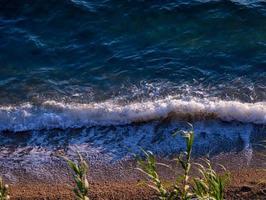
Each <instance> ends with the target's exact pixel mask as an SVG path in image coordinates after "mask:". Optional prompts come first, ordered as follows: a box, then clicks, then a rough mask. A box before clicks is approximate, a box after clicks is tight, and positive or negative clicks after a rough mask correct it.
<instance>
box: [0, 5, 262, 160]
mask: <svg viewBox="0 0 266 200" xmlns="http://www.w3.org/2000/svg"><path fill="white" fill-rule="evenodd" d="M182 121H190V122H193V124H194V126H195V131H196V134H197V136H196V137H197V138H198V140H197V141H198V143H197V144H196V145H197V149H198V152H201V153H208V152H214V153H217V152H221V151H232V150H236V149H237V148H239V149H242V150H243V149H245V150H247V149H248V151H249V149H250V148H251V146H252V145H251V143H252V140H253V139H252V138H253V137H255V136H256V137H255V138H258V137H257V136H258V135H259V139H257V140H263V137H264V138H265V128H263V127H265V124H266V3H265V1H260V0H253V1H247V0H234V1H233V0H232V1H229V0H227V1H222V0H221V1H220V0H216V1H208V0H197V1H185V0H183V1H182V0H175V1H174V0H166V1H144V0H142V1H140V0H134V1H130V0H128V1H126V0H120V1H119V0H117V1H111V0H97V1H96V0H95V1H89V0H83V1H82V0H65V1H58V0H57V1H56V0H54V1H51V0H43V1H41V0H35V1H32V2H31V3H29V2H27V1H20V0H17V1H9V0H2V1H0V138H1V140H0V145H1V146H2V147H3V150H1V152H0V159H2V160H4V161H6V159H9V158H10V159H11V160H12V159H14V160H15V158H16V159H21V160H24V161H25V160H26V159H27V158H30V159H36V157H38V155H39V156H40V157H41V158H46V157H45V156H44V155H50V153H51V152H53V151H54V150H58V149H59V150H61V149H71V148H72V147H73V146H78V148H79V149H80V151H81V152H92V153H91V154H93V152H95V151H97V152H102V153H103V154H104V155H106V154H105V153H106V152H107V154H108V155H109V154H111V155H112V156H114V157H119V158H121V157H124V156H125V155H128V152H130V151H133V152H137V151H138V150H139V147H140V146H141V147H143V148H146V149H151V150H153V151H154V152H157V153H161V154H164V155H165V154H167V155H170V154H172V153H176V151H177V148H176V146H178V145H179V144H180V143H182V142H180V141H181V139H180V140H173V138H172V137H171V133H172V132H173V131H174V130H176V129H177V128H184V127H185V126H184V125H182V126H181V125H180V123H181V124H182V123H183V122H182ZM263 135H264V136H263ZM262 136H263V137H262ZM261 137H262V138H261ZM221 141H222V142H221ZM221 143H222V144H221ZM14 149H15V150H14ZM95 149H96V150H95ZM129 149H131V150H129ZM28 154H30V155H31V156H29V157H27V156H25V155H28ZM7 155H12V156H7ZM23 156H24V157H23ZM112 156H111V157H112ZM8 157H9V158H8Z"/></svg>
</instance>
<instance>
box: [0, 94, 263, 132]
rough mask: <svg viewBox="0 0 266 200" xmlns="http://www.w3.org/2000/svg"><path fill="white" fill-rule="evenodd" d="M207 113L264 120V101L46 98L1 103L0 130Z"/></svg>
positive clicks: (231, 119) (246, 121)
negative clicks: (39, 101)
mask: <svg viewBox="0 0 266 200" xmlns="http://www.w3.org/2000/svg"><path fill="white" fill-rule="evenodd" d="M169 114H171V115H173V114H174V116H175V117H177V118H178V117H181V116H182V117H184V116H185V115H189V116H190V117H193V116H208V115H212V117H215V118H218V119H221V120H224V121H240V122H244V123H255V124H266V102H258V103H241V102H237V101H222V100H216V101H214V100H213V101H211V100H208V99H194V100H189V101H185V100H180V99H175V98H174V97H167V98H165V99H161V100H156V101H146V102H139V103H131V104H127V105H119V104H116V103H114V102H112V101H106V102H102V103H91V104H74V103H70V104H65V103H62V102H56V101H46V102H44V103H43V104H42V105H41V106H39V107H36V106H33V105H31V104H24V105H21V106H15V107H11V106H7V107H0V130H1V131H3V130H10V131H27V130H40V129H54V128H62V129H66V128H79V127H83V126H91V125H118V124H119V125H122V124H129V123H132V122H144V121H149V120H155V119H163V118H166V117H168V116H169Z"/></svg>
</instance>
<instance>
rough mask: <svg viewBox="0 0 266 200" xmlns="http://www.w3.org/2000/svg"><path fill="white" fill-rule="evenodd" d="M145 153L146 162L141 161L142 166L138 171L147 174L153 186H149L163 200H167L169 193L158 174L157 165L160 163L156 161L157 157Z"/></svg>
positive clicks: (150, 153)
mask: <svg viewBox="0 0 266 200" xmlns="http://www.w3.org/2000/svg"><path fill="white" fill-rule="evenodd" d="M143 152H144V154H145V156H146V160H139V161H138V164H139V165H140V167H139V168H137V169H138V170H139V171H141V172H142V173H144V174H146V175H147V176H148V177H149V178H150V180H151V184H148V186H149V187H151V188H152V189H154V190H156V191H157V192H158V193H159V198H160V199H162V200H166V199H167V196H168V192H167V190H166V189H165V188H164V186H163V184H162V182H161V180H160V177H159V175H158V173H157V169H156V165H157V164H158V163H157V162H156V160H155V156H154V155H153V153H152V152H150V151H144V150H143Z"/></svg>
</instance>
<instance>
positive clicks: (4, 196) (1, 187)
mask: <svg viewBox="0 0 266 200" xmlns="http://www.w3.org/2000/svg"><path fill="white" fill-rule="evenodd" d="M9 199H10V196H9V195H8V185H7V184H4V182H3V179H2V178H1V177H0V200H9Z"/></svg>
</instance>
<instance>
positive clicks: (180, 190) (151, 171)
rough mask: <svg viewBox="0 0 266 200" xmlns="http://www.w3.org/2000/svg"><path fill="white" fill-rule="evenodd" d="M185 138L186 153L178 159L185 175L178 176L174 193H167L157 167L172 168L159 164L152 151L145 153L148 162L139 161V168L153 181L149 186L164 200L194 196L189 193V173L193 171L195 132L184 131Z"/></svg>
mask: <svg viewBox="0 0 266 200" xmlns="http://www.w3.org/2000/svg"><path fill="white" fill-rule="evenodd" d="M177 133H179V132H176V133H175V134H174V135H176V134H177ZM181 133H182V135H183V137H184V138H185V140H186V151H185V152H183V153H181V154H180V155H179V156H178V158H177V159H175V160H176V161H177V163H178V164H180V165H181V167H182V169H183V175H182V176H178V177H177V178H176V181H175V183H174V185H173V190H172V191H167V190H166V189H165V187H164V185H163V184H162V181H161V180H160V177H159V175H158V173H157V168H156V165H163V166H165V167H168V168H170V166H168V165H165V164H163V163H157V162H156V159H155V156H154V155H153V154H152V152H150V151H147V152H146V151H144V154H145V157H146V160H144V161H143V160H139V161H138V163H139V166H140V168H137V169H138V170H140V171H141V172H143V173H144V174H146V175H147V176H148V177H149V178H150V181H151V184H148V185H149V186H150V187H151V188H153V189H154V190H156V191H157V192H158V194H159V198H160V199H163V200H166V199H167V200H168V199H169V200H171V199H182V200H188V199H190V197H191V196H192V194H191V193H190V192H189V189H190V186H189V172H190V169H191V163H190V160H191V153H192V146H193V142H194V132H193V130H192V131H182V132H181Z"/></svg>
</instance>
